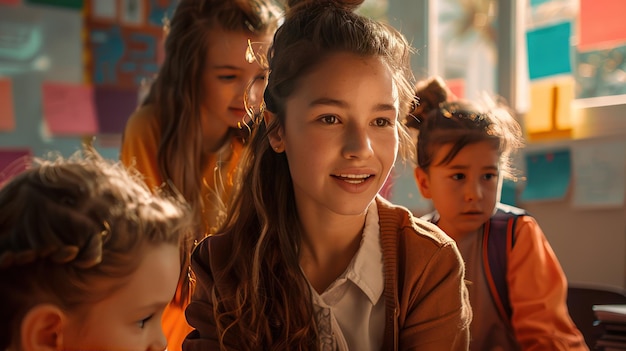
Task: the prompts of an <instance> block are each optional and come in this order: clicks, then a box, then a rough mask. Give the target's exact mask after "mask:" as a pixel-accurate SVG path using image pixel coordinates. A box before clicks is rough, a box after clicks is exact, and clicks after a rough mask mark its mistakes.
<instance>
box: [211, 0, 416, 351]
mask: <svg viewBox="0 0 626 351" xmlns="http://www.w3.org/2000/svg"><path fill="white" fill-rule="evenodd" d="M360 3H362V1H319V0H309V1H289V2H288V4H287V5H288V7H287V11H286V17H285V20H284V23H283V24H282V26H281V27H280V28H279V29H278V30H277V32H276V34H275V37H274V41H273V43H272V46H271V47H270V51H269V54H268V61H269V69H270V73H269V77H268V84H267V87H266V90H265V99H264V100H265V104H266V108H267V110H269V111H271V112H272V113H273V114H275V116H276V118H274V119H273V121H272V123H270V124H269V125H268V124H266V123H265V122H264V121H262V120H259V121H257V122H258V124H257V125H256V126H255V128H254V130H253V132H252V136H251V139H250V141H249V144H248V147H247V148H246V149H245V151H244V154H243V156H242V159H241V160H240V168H241V171H240V173H239V175H238V179H237V182H236V184H237V185H238V187H237V188H236V191H235V192H234V197H233V200H232V202H231V204H230V206H229V210H228V213H227V217H226V221H225V223H224V224H223V225H222V227H221V228H220V230H219V232H220V233H227V234H228V235H232V237H233V243H234V245H233V247H232V252H231V254H230V257H231V258H230V260H229V261H228V262H227V264H226V266H225V271H224V272H223V274H224V276H228V277H229V279H233V280H234V281H236V282H237V284H236V287H234V291H233V292H232V294H228V295H219V294H218V291H216V290H215V289H213V306H214V307H215V309H214V316H215V319H216V327H217V334H218V336H219V338H220V342H221V344H222V349H226V347H225V346H224V345H225V344H231V343H232V344H233V345H236V346H237V348H238V349H256V350H261V349H262V350H313V349H316V348H317V347H318V346H317V344H318V340H317V327H316V323H315V318H314V314H313V305H312V300H311V291H310V288H309V285H308V283H307V280H306V278H305V276H304V275H303V273H302V271H301V269H300V266H299V261H298V255H299V247H300V240H301V235H302V229H301V226H300V222H299V220H298V214H297V212H296V208H295V200H294V190H293V184H292V179H291V175H290V172H289V165H288V162H287V159H286V156H285V155H284V153H281V154H278V153H275V152H274V150H273V149H272V148H271V147H270V145H269V141H268V138H267V136H268V134H269V133H272V132H273V131H275V130H276V129H277V128H278V127H279V126H281V125H284V123H285V118H286V115H285V104H286V102H287V99H289V97H290V96H291V94H292V92H293V91H294V90H296V87H297V86H298V84H302V82H301V81H300V79H301V77H302V76H303V75H305V74H306V73H307V72H309V71H311V70H312V69H314V67H316V66H317V65H319V64H321V63H322V62H323V61H324V60H325V59H326V58H327V57H328V56H329V55H331V54H332V53H337V52H348V53H353V54H356V55H360V56H363V57H380V58H382V59H383V60H382V61H383V62H385V63H386V64H387V65H388V66H389V69H390V72H393V74H394V81H395V83H396V84H397V86H398V90H399V92H400V101H399V105H400V110H401V114H400V116H405V115H406V114H407V113H408V112H409V108H410V105H411V102H412V101H413V83H412V79H413V76H412V73H411V70H410V64H409V56H410V52H411V48H410V45H409V44H408V43H407V41H406V40H405V38H404V37H403V36H402V35H401V34H400V33H399V32H398V31H396V30H394V29H393V28H391V27H389V26H387V25H384V24H381V23H379V22H376V21H373V20H371V19H368V18H366V17H363V16H360V15H358V14H356V13H355V12H353V10H354V8H355V7H356V6H358V5H359V4H360ZM399 124H401V123H399ZM403 140H404V148H405V149H407V150H408V149H410V148H411V147H412V145H411V144H410V139H409V138H408V135H407V138H406V139H403Z"/></svg>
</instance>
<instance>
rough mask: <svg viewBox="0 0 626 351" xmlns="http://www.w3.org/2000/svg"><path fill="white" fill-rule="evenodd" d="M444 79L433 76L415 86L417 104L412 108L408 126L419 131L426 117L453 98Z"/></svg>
mask: <svg viewBox="0 0 626 351" xmlns="http://www.w3.org/2000/svg"><path fill="white" fill-rule="evenodd" d="M453 97H454V94H452V92H451V91H450V89H449V88H448V86H447V85H446V83H445V81H444V80H443V78H441V77H439V76H433V77H430V78H427V79H424V80H421V81H419V82H417V84H416V85H415V102H414V104H413V106H412V107H411V112H410V113H409V116H408V118H407V125H408V126H409V127H412V128H417V129H419V127H420V124H421V122H422V121H424V118H426V115H427V114H428V113H429V112H430V111H432V110H434V109H438V108H439V106H440V104H441V103H442V102H445V101H447V100H448V99H449V98H453Z"/></svg>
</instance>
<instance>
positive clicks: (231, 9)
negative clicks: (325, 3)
mask: <svg viewBox="0 0 626 351" xmlns="http://www.w3.org/2000/svg"><path fill="white" fill-rule="evenodd" d="M279 16H280V8H279V7H278V6H277V5H275V4H274V3H273V2H272V1H271V0H181V1H180V2H179V3H178V5H177V7H176V10H175V12H174V15H173V17H172V19H171V21H169V24H168V28H167V30H168V34H167V37H166V41H165V53H166V56H165V60H164V62H163V65H162V66H161V69H160V71H159V74H158V76H157V78H156V80H155V81H154V83H153V84H152V86H151V88H150V92H149V93H148V96H147V98H146V99H145V101H144V103H143V104H144V105H152V106H154V108H155V112H156V116H157V118H158V121H159V124H160V126H161V133H162V134H161V140H160V144H159V149H158V154H157V163H158V167H159V172H160V174H161V177H162V179H164V180H165V181H166V183H167V185H168V186H167V188H166V191H170V192H172V193H175V192H180V193H181V194H182V195H183V196H184V198H185V199H186V200H187V202H188V203H189V205H190V206H191V208H192V210H193V217H194V219H195V221H196V223H197V225H198V228H199V229H200V230H198V231H197V233H196V234H195V235H194V236H192V237H190V238H188V239H187V240H186V241H185V242H184V246H185V249H184V250H183V251H184V252H185V254H184V255H183V257H181V260H182V261H181V268H182V271H181V284H180V288H181V290H180V291H179V293H178V294H177V295H176V297H175V299H174V302H175V303H177V304H178V305H180V306H183V305H184V304H185V303H186V301H188V300H189V294H190V290H191V289H190V286H189V284H190V282H189V277H188V274H187V267H188V266H189V258H188V256H189V254H190V252H191V250H192V249H193V246H194V243H195V242H197V241H199V240H200V239H202V238H203V237H204V235H206V231H207V230H208V229H209V228H207V224H206V223H211V222H212V221H208V222H207V221H206V220H205V219H203V217H202V216H203V208H204V207H206V206H219V205H220V204H212V203H206V201H205V200H203V198H202V195H201V194H202V191H201V190H202V188H203V187H204V186H206V185H204V184H203V182H202V178H203V171H204V169H205V168H206V163H207V162H208V161H207V158H206V155H205V154H204V153H203V148H202V145H203V134H202V128H201V126H202V116H201V104H202V100H203V99H204V97H205V96H206V95H207V94H213V93H214V92H211V91H203V89H204V88H203V86H202V79H201V77H202V75H203V71H204V69H205V64H206V61H207V52H208V48H209V45H210V43H211V39H212V38H211V34H212V33H214V30H215V29H220V30H225V31H231V32H242V33H249V34H255V35H264V34H271V33H273V32H274V30H275V29H276V27H277V25H278V19H279ZM229 133H230V136H235V135H237V134H238V133H240V131H238V130H236V129H231V131H230V132H229ZM225 140H227V142H230V140H231V138H230V137H228V136H227V137H226V139H225Z"/></svg>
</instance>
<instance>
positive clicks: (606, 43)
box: [578, 0, 626, 51]
mask: <svg viewBox="0 0 626 351" xmlns="http://www.w3.org/2000/svg"><path fill="white" fill-rule="evenodd" d="M624 13H626V1H624V0H580V21H579V27H578V32H579V43H578V50H579V51H589V50H592V49H601V48H606V47H611V46H615V45H616V44H618V43H623V42H626V21H624Z"/></svg>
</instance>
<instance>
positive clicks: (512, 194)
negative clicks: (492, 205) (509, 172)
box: [500, 179, 517, 206]
mask: <svg viewBox="0 0 626 351" xmlns="http://www.w3.org/2000/svg"><path fill="white" fill-rule="evenodd" d="M500 202H501V203H503V204H505V205H511V206H517V183H516V182H514V181H512V180H508V179H505V180H504V181H503V182H502V191H501V192H500Z"/></svg>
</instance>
